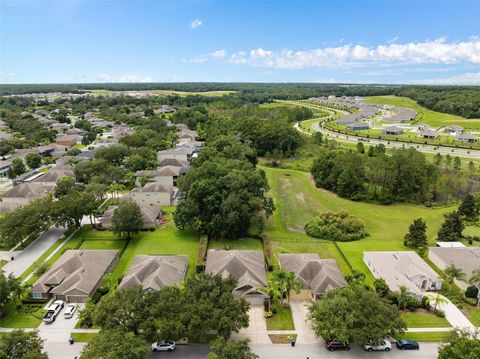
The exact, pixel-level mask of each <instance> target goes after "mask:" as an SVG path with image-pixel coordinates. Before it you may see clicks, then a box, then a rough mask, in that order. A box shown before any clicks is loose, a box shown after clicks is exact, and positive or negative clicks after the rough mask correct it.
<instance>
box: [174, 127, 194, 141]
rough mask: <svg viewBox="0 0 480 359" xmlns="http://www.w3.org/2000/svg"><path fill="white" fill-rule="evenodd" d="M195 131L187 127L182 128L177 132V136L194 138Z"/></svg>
mask: <svg viewBox="0 0 480 359" xmlns="http://www.w3.org/2000/svg"><path fill="white" fill-rule="evenodd" d="M197 136H198V135H197V131H193V130H189V129H188V128H185V129H182V130H181V131H179V132H178V133H177V137H178V138H183V139H185V138H188V139H191V140H195V139H196V138H197Z"/></svg>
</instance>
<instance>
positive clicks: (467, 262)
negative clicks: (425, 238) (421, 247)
mask: <svg viewBox="0 0 480 359" xmlns="http://www.w3.org/2000/svg"><path fill="white" fill-rule="evenodd" d="M429 251H430V252H431V253H433V254H434V255H435V256H437V257H438V258H439V259H440V260H441V261H442V262H443V263H445V266H448V265H450V264H453V265H454V266H455V267H457V268H460V269H461V270H463V271H464V272H465V274H466V276H467V279H469V278H470V277H471V275H472V272H473V271H474V270H475V269H480V247H454V248H448V247H432V248H429Z"/></svg>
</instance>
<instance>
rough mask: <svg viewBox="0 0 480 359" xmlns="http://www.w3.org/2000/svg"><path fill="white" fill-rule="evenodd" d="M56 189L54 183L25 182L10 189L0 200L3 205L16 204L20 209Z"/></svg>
mask: <svg viewBox="0 0 480 359" xmlns="http://www.w3.org/2000/svg"><path fill="white" fill-rule="evenodd" d="M54 188H55V184H54V183H53V184H52V183H51V184H44V183H33V182H25V183H20V184H19V185H18V186H15V187H13V188H11V189H9V190H8V191H7V192H5V193H4V194H2V195H1V196H0V198H1V199H2V202H3V203H14V204H15V205H16V206H18V207H20V206H23V205H25V204H28V203H29V202H31V201H33V200H34V199H37V198H42V197H45V196H46V195H47V194H48V193H49V192H51V191H53V190H54Z"/></svg>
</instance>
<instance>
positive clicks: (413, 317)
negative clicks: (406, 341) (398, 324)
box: [402, 311, 451, 328]
mask: <svg viewBox="0 0 480 359" xmlns="http://www.w3.org/2000/svg"><path fill="white" fill-rule="evenodd" d="M402 319H403V320H404V321H405V323H406V324H407V328H446V327H451V325H450V323H449V322H448V320H446V319H445V318H440V317H437V316H436V315H435V314H433V313H427V312H418V311H417V312H408V313H404V314H402Z"/></svg>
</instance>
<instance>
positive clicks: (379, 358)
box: [147, 343, 438, 359]
mask: <svg viewBox="0 0 480 359" xmlns="http://www.w3.org/2000/svg"><path fill="white" fill-rule="evenodd" d="M250 346H251V348H252V350H253V352H255V353H256V354H257V355H258V356H259V357H260V359H307V358H308V359H327V358H328V359H330V358H342V359H358V358H360V359H361V358H365V359H366V358H375V359H405V358H408V359H410V358H412V359H415V358H418V359H436V358H437V351H438V344H436V343H421V344H420V347H421V348H420V350H418V351H416V350H409V351H401V350H398V349H397V348H396V347H395V348H393V349H392V351H391V352H388V353H385V352H375V353H369V352H366V351H364V350H362V349H360V348H359V347H354V348H352V350H350V351H338V352H329V351H327V350H326V349H325V347H324V346H323V345H320V344H303V345H301V344H299V345H297V346H295V347H291V346H290V345H288V344H251V345H250ZM207 354H208V346H207V345H191V344H190V345H179V346H177V349H176V350H175V351H173V352H164V353H150V354H148V355H147V358H148V359H157V358H161V359H163V358H166V359H179V358H182V359H183V358H184V359H204V358H206V357H207Z"/></svg>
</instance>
